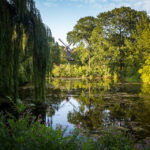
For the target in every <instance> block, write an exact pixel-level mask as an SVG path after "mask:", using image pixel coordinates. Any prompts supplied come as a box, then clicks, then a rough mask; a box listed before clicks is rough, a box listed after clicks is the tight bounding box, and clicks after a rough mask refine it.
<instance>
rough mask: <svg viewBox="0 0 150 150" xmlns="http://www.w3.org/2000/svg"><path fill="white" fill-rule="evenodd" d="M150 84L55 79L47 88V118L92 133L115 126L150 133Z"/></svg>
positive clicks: (141, 133) (136, 132) (140, 132)
mask: <svg viewBox="0 0 150 150" xmlns="http://www.w3.org/2000/svg"><path fill="white" fill-rule="evenodd" d="M149 91H150V85H148V84H146V85H145V84H143V85H142V84H141V83H132V84H131V83H120V84H112V83H111V82H110V81H108V82H106V81H105V82H97V81H88V80H54V81H52V82H51V85H49V88H48V96H47V102H48V104H49V107H48V109H47V115H46V121H50V122H51V124H52V125H53V126H54V127H55V126H56V124H62V125H63V126H66V125H69V128H74V126H77V125H78V124H80V126H81V127H82V128H83V129H84V130H85V131H89V132H91V133H97V132H100V129H101V126H109V125H114V124H115V125H117V126H119V127H122V129H124V130H129V131H130V132H132V133H133V134H135V136H137V137H138V138H145V137H146V136H149V135H150V119H149V116H150V92H149Z"/></svg>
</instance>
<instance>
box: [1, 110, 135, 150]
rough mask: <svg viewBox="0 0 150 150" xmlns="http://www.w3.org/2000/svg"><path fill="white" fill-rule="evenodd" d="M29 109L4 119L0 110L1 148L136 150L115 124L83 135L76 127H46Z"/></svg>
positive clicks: (4, 149)
mask: <svg viewBox="0 0 150 150" xmlns="http://www.w3.org/2000/svg"><path fill="white" fill-rule="evenodd" d="M34 119H35V118H34V117H33V116H31V115H30V112H28V113H27V114H25V113H24V114H23V115H22V117H21V116H20V119H19V120H16V119H15V118H14V117H10V116H9V119H8V120H7V125H6V120H5V117H4V116H3V115H2V114H0V125H1V128H0V147H1V150H16V149H22V150H27V149H28V150H37V149H39V150H40V149H42V150H79V149H80V150H98V149H99V150H106V149H107V150H120V149H121V150H136V148H134V147H133V143H132V140H131V138H129V137H128V136H127V135H125V134H124V133H122V132H120V131H117V130H116V129H115V128H112V129H109V130H106V131H105V130H104V131H103V132H102V134H101V135H99V136H98V137H88V136H83V135H82V132H81V131H80V126H78V128H79V129H75V130H73V131H70V132H69V133H67V132H66V129H67V128H64V129H63V128H61V126H58V127H57V128H56V129H53V128H52V127H46V125H42V124H41V123H40V118H39V120H38V121H34Z"/></svg>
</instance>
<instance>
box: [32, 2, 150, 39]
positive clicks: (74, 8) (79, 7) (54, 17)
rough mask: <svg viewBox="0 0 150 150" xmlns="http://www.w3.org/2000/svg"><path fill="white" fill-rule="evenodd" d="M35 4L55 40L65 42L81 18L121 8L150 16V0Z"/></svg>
mask: <svg viewBox="0 0 150 150" xmlns="http://www.w3.org/2000/svg"><path fill="white" fill-rule="evenodd" d="M35 3H36V7H37V8H38V9H39V10H40V13H41V16H42V20H43V22H44V23H45V24H46V25H48V26H49V27H50V29H51V31H52V35H53V37H54V38H55V40H56V41H58V38H61V39H62V40H64V41H65V42H66V35H67V32H69V31H71V30H72V29H73V26H74V25H75V24H76V22H77V21H78V20H79V19H80V18H81V17H85V16H94V17H96V16H97V15H98V14H99V13H100V12H105V11H108V10H112V9H113V8H118V7H121V6H130V7H131V8H134V9H136V10H145V11H147V13H148V14H150V0H35Z"/></svg>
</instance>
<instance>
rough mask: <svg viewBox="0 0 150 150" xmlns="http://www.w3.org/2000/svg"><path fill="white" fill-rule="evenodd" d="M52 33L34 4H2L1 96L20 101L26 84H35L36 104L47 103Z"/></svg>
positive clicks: (6, 0)
mask: <svg viewBox="0 0 150 150" xmlns="http://www.w3.org/2000/svg"><path fill="white" fill-rule="evenodd" d="M51 39H52V36H51V31H50V29H49V28H48V27H46V26H45V25H44V24H43V22H42V20H41V16H40V13H39V11H38V10H37V9H36V8H35V4H34V1H33V0H0V96H3V97H4V96H11V97H12V98H13V99H14V101H15V100H16V99H17V98H18V97H19V95H18V87H19V85H20V84H21V83H22V82H25V81H26V82H33V83H34V87H35V100H36V102H41V101H43V100H44V99H45V78H46V70H47V64H48V58H49V50H50V46H49V41H50V40H51Z"/></svg>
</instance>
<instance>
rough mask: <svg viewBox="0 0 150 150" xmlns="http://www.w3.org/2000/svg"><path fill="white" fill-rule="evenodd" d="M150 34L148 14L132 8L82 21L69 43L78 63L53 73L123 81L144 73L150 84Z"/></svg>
mask: <svg viewBox="0 0 150 150" xmlns="http://www.w3.org/2000/svg"><path fill="white" fill-rule="evenodd" d="M149 35H150V20H149V17H148V16H147V13H146V12H144V11H137V10H134V9H131V8H130V7H121V8H115V9H113V10H112V11H108V12H104V13H100V14H99V15H98V16H97V17H96V18H94V17H90V16H89V17H84V18H81V19H79V21H78V22H77V24H76V25H75V26H74V28H73V30H72V31H71V32H69V33H68V35H67V39H68V42H69V43H73V44H74V45H75V48H74V51H73V54H72V55H73V57H74V59H75V61H74V62H71V63H65V64H63V65H60V66H59V65H57V66H56V67H55V68H54V71H53V74H54V76H59V77H63V76H66V77H68V76H69V77H79V76H80V77H81V76H86V77H89V76H96V77H100V78H108V77H109V78H112V79H113V78H118V79H119V80H120V79H127V80H138V79H139V78H140V74H142V80H143V81H147V82H148V81H149V77H148V72H149V70H150V68H149V66H147V64H148V54H149V52H150V41H149ZM68 64H69V65H68ZM146 66H147V67H146ZM62 68H64V69H62ZM142 68H143V69H142ZM144 68H146V69H144ZM140 69H142V71H139V70H140ZM145 70H147V71H146V72H145ZM60 72H61V73H60ZM144 76H145V77H146V78H148V79H144V78H145V77H144Z"/></svg>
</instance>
